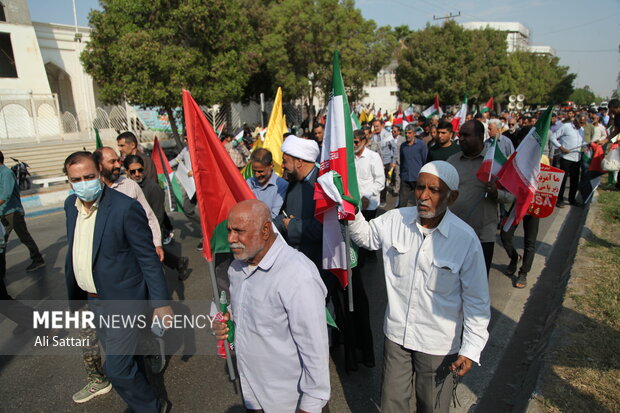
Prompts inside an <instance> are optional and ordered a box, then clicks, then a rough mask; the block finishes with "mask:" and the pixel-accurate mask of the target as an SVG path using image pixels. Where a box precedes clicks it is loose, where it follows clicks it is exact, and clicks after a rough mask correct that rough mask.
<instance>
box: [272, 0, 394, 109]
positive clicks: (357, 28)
mask: <svg viewBox="0 0 620 413" xmlns="http://www.w3.org/2000/svg"><path fill="white" fill-rule="evenodd" d="M263 24H265V25H266V26H267V27H269V32H268V33H267V34H266V35H265V36H264V37H263V39H262V49H263V57H264V58H265V62H266V67H267V68H268V70H269V71H270V72H271V73H272V74H273V78H274V80H275V84H276V85H281V86H282V87H283V91H284V96H285V98H286V99H294V98H307V99H309V100H310V101H311V100H312V99H313V98H314V97H315V96H316V95H317V91H319V90H320V91H322V92H323V96H325V98H327V96H328V94H329V90H330V89H331V76H332V73H331V72H332V65H331V61H332V54H333V51H334V50H335V49H337V50H338V51H339V52H340V56H341V59H342V60H341V65H342V66H341V68H342V75H343V78H344V82H345V85H346V87H347V89H348V93H349V95H350V98H351V100H356V99H358V98H360V97H361V96H362V93H363V90H362V89H363V85H364V83H365V82H368V81H370V80H372V79H373V78H374V77H375V76H376V73H377V72H378V71H379V70H380V69H381V67H382V66H384V65H386V64H387V63H388V62H389V60H390V58H391V56H392V54H393V51H394V48H395V45H396V42H395V39H394V36H393V33H392V31H391V29H390V28H389V27H382V28H377V26H376V24H375V22H374V21H372V20H365V19H364V18H363V17H362V14H361V12H360V11H359V10H358V9H355V7H354V2H353V0H286V1H282V2H279V3H278V2H276V3H275V4H274V5H273V6H272V7H271V8H270V10H269V12H268V14H267V16H266V21H263Z"/></svg>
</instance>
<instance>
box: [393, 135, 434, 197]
mask: <svg viewBox="0 0 620 413" xmlns="http://www.w3.org/2000/svg"><path fill="white" fill-rule="evenodd" d="M405 138H406V139H407V141H406V142H405V143H403V144H402V145H400V191H399V192H398V198H399V200H398V207H399V208H404V207H406V206H407V204H408V203H409V199H410V198H411V197H412V195H413V194H414V192H415V183H416V181H417V180H418V173H420V169H421V168H422V166H423V165H424V163H425V162H426V158H427V156H428V147H427V146H426V144H425V143H424V142H423V141H422V140H421V139H417V138H416V136H415V126H413V125H407V127H406V128H405Z"/></svg>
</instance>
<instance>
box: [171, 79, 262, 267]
mask: <svg viewBox="0 0 620 413" xmlns="http://www.w3.org/2000/svg"><path fill="white" fill-rule="evenodd" d="M183 111H184V113H185V126H186V128H187V144H188V146H189V155H190V158H191V160H192V170H193V171H194V181H195V182H196V200H197V202H198V208H199V211H200V225H201V226H202V235H203V248H202V255H203V256H204V257H205V259H206V260H207V261H213V254H215V253H217V252H229V251H230V247H229V245H228V234H227V231H226V221H227V220H228V213H229V212H230V209H231V208H232V207H233V206H234V205H236V204H237V203H238V202H240V201H243V200H245V199H254V198H256V197H255V196H254V193H252V190H251V189H250V187H249V186H248V185H247V184H246V183H245V181H244V180H243V177H242V176H241V174H240V173H239V169H238V168H237V167H236V166H235V164H234V163H233V161H232V159H231V158H230V156H229V155H228V152H226V149H225V148H224V146H222V144H221V143H220V141H219V139H218V137H217V135H216V134H215V131H214V130H213V128H212V127H211V124H210V123H209V121H208V120H207V118H206V117H205V115H204V113H203V112H202V110H201V109H200V107H199V106H198V105H197V104H196V101H194V99H193V98H192V95H191V94H190V93H189V92H188V91H187V90H184V91H183Z"/></svg>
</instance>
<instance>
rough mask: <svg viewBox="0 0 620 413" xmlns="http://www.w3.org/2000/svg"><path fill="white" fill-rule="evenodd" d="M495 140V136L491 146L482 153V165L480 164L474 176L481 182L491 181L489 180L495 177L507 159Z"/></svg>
mask: <svg viewBox="0 0 620 413" xmlns="http://www.w3.org/2000/svg"><path fill="white" fill-rule="evenodd" d="M497 141H498V139H497V138H495V141H494V142H493V146H492V147H490V148H489V150H488V151H487V153H486V154H485V155H484V160H483V161H482V165H480V169H478V172H476V177H477V178H478V179H480V180H481V181H482V182H491V180H494V179H496V178H497V174H498V173H499V171H500V170H501V169H502V167H503V166H504V164H505V163H506V161H508V159H506V156H505V155H504V154H503V153H502V151H501V150H500V149H499V146H498V145H497Z"/></svg>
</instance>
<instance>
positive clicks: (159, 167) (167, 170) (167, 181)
mask: <svg viewBox="0 0 620 413" xmlns="http://www.w3.org/2000/svg"><path fill="white" fill-rule="evenodd" d="M151 159H152V160H153V163H154V164H155V171H156V172H157V181H159V185H160V186H162V187H164V188H168V191H166V192H167V193H168V202H169V204H170V210H172V197H174V201H175V203H176V205H177V208H176V210H177V211H183V192H182V191H181V184H180V183H179V180H178V179H177V177H176V176H175V174H174V172H172V168H171V167H170V163H169V162H168V158H167V157H166V154H165V153H164V151H163V150H162V148H161V145H160V144H159V140H158V139H157V136H155V139H154V140H153V151H152V152H151Z"/></svg>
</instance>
